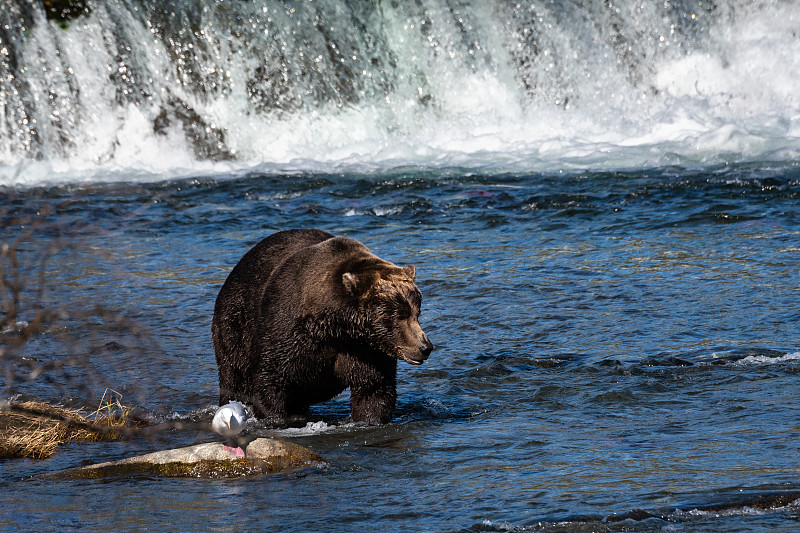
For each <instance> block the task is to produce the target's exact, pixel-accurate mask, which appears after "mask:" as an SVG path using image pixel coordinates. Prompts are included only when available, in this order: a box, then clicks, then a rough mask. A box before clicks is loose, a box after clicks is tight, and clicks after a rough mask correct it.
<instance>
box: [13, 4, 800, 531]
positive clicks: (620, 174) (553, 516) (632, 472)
mask: <svg viewBox="0 0 800 533" xmlns="http://www.w3.org/2000/svg"><path fill="white" fill-rule="evenodd" d="M73 4H74V5H79V6H84V7H85V8H86V10H84V11H82V14H81V15H80V16H78V17H77V18H74V19H69V20H62V21H58V20H55V19H52V18H51V19H47V18H46V17H45V15H46V13H45V12H44V11H43V9H42V8H41V6H39V5H38V4H35V3H31V2H26V1H21V2H12V3H8V4H6V5H4V7H2V8H0V16H2V17H4V18H3V20H2V22H3V25H2V26H0V27H2V31H0V40H2V43H0V46H1V48H0V70H2V74H3V76H2V79H0V87H1V88H2V91H0V96H1V97H2V98H1V99H0V103H2V105H3V110H4V114H3V119H2V120H3V121H4V122H3V123H2V127H0V140H1V141H2V146H1V148H2V151H1V153H0V243H2V244H3V248H2V260H3V262H2V265H1V266H2V274H3V285H2V287H1V288H2V291H3V294H2V295H1V296H3V297H4V299H3V300H2V303H3V308H2V315H1V317H2V319H3V328H4V329H3V331H2V344H1V345H0V348H2V352H0V353H2V358H1V359H0V363H2V365H3V366H2V369H1V370H2V372H0V388H2V397H3V399H5V398H19V399H28V398H35V399H39V400H44V401H50V402H55V403H61V404H64V405H68V406H73V407H86V408H88V409H89V410H94V409H96V408H97V406H98V404H99V402H100V401H101V398H102V396H103V394H104V392H106V389H113V390H114V391H115V392H116V393H118V394H121V395H122V402H123V403H124V404H126V405H130V406H136V407H137V408H138V410H139V412H140V413H141V414H142V415H143V416H146V417H148V418H149V419H151V420H152V421H153V422H156V423H158V424H161V425H160V426H158V428H159V429H157V430H156V431H154V432H148V433H147V435H143V436H138V437H131V438H128V439H124V440H121V441H116V442H107V443H93V444H85V443H84V444H68V445H65V446H62V447H60V448H59V451H58V452H57V453H56V455H55V456H54V457H53V458H51V459H47V460H39V461H36V460H28V459H14V460H11V459H2V460H0V531H46V530H64V529H81V530H88V531H100V530H109V529H110V530H115V531H139V530H155V531H162V530H167V531H173V530H174V531H198V530H215V531H243V530H259V531H263V530H291V531H334V530H335V531H340V530H355V529H365V528H366V529H379V530H393V531H653V532H662V531H676V530H686V531H708V532H711V531H715V532H716V531H787V532H788V531H796V530H797V529H798V527H800V463H798V459H797V458H798V457H799V456H800V453H799V452H800V417H799V416H798V410H797V405H799V404H800V388H798V386H797V385H798V379H800V376H799V374H800V329H798V323H799V322H800V303H798V302H800V292H798V290H799V289H798V288H799V287H800V164H798V161H799V160H800V133H799V132H800V130H799V129H798V126H797V124H798V122H797V117H799V116H800V100H798V97H797V95H798V94H800V87H798V82H797V80H798V79H800V41H798V39H797V34H796V30H795V28H796V27H797V21H798V19H799V18H800V9H798V7H797V6H796V5H795V4H794V3H789V2H769V1H761V2H749V1H747V2H745V1H741V2H740V1H734V2H728V3H726V5H725V6H720V5H717V3H715V2H688V1H681V2H666V3H663V4H659V5H658V6H654V5H645V4H642V3H640V2H628V1H623V2H619V3H614V4H611V3H608V2H605V3H600V2H553V1H533V2H527V3H526V2H520V3H504V2H468V1H464V2H453V1H450V2H447V1H439V0H424V1H420V2H414V3H406V4H395V3H391V2H348V3H345V2H337V1H331V2H325V3H314V2H308V3H302V4H301V3H292V2H248V3H244V2H242V3H230V4H228V3H221V2H213V1H211V0H200V1H198V2H191V3H185V5H182V7H176V6H175V5H174V3H170V2H162V1H158V0H153V1H151V2H128V1H123V0H119V1H115V2H105V3H100V2H91V1H87V2H73ZM353 28H356V29H357V30H358V31H354V30H353ZM264 58H267V59H264ZM766 80H769V83H767V82H766ZM296 227H306V228H310V227H316V228H320V229H324V230H326V231H329V232H331V233H334V234H337V235H346V236H349V237H353V238H356V239H359V240H361V241H362V242H364V243H365V244H366V245H367V246H368V247H369V248H370V249H371V250H372V251H373V252H374V253H376V254H377V255H379V256H380V257H382V258H384V259H387V260H390V261H393V262H395V263H397V264H399V265H406V264H414V265H415V266H416V269H417V283H418V285H419V287H420V289H421V291H422V294H423V306H422V315H421V317H420V322H421V324H422V326H423V328H424V329H425V331H426V333H427V334H428V336H429V337H430V339H431V340H432V342H433V343H434V344H435V346H436V349H435V350H434V352H433V353H432V354H431V357H430V358H429V360H428V361H426V363H425V364H424V365H422V366H419V367H412V366H410V365H406V364H403V363H400V366H399V372H398V393H399V399H398V408H397V411H396V413H395V417H394V419H393V421H392V422H391V423H390V424H386V425H378V426H365V425H359V424H353V423H352V422H350V421H349V420H348V415H349V405H348V395H347V392H345V393H344V394H342V395H340V396H339V397H337V398H335V399H333V400H331V401H329V402H326V403H323V404H318V405H316V406H314V407H313V408H312V411H311V414H310V416H309V417H308V418H307V419H298V420H295V421H294V422H293V424H292V425H291V427H289V428H284V429H276V428H270V427H264V426H263V425H261V424H259V423H257V422H256V423H253V424H252V425H251V426H250V428H249V429H248V431H250V432H251V433H253V434H263V435H278V436H282V437H284V438H288V439H291V440H292V441H294V442H297V443H299V444H301V445H303V446H307V447H308V448H311V449H312V450H314V451H315V452H317V453H319V454H320V455H321V456H323V457H324V458H325V459H326V460H327V462H328V465H327V466H326V467H323V468H310V469H306V470H301V471H296V472H291V473H285V474H279V475H270V476H259V477H254V478H249V479H163V478H153V477H148V476H138V477H125V478H111V479H105V480H78V481H76V480H71V481H53V480H45V479H44V478H43V477H42V474H49V473H54V472H60V471H62V470H64V469H67V468H71V467H75V466H80V465H84V464H89V463H94V462H100V461H106V460H114V459H120V458H123V457H127V456H130V455H135V454H139V453H146V452H150V451H154V450H161V449H167V448H173V447H177V446H183V445H189V444H193V443H196V442H207V441H211V440H214V439H215V438H217V437H215V435H213V434H212V433H210V432H209V431H208V430H207V429H206V427H205V424H207V423H208V422H209V421H210V419H211V417H212V415H213V411H214V407H215V401H216V399H217V396H218V389H217V374H216V365H215V361H214V355H213V347H212V343H211V335H210V325H211V316H212V311H213V305H214V300H215V298H216V294H217V292H218V290H219V288H220V286H221V284H222V283H223V281H224V280H225V277H226V276H227V274H228V273H229V272H230V270H231V268H232V267H233V266H234V265H235V264H236V262H237V261H238V260H239V258H240V257H241V256H242V255H243V254H244V253H245V252H246V251H247V250H248V249H249V248H250V247H251V246H252V245H253V244H255V243H256V242H258V241H259V240H260V239H262V238H263V237H265V236H267V235H269V234H271V233H272V232H274V231H278V230H282V229H288V228H296ZM15 276H16V277H15ZM14 287H18V291H17V294H18V295H19V300H18V302H17V303H18V306H17V308H16V312H14V313H12V312H11V309H12V308H13V303H14V300H13V299H10V298H9V297H8V296H10V295H12V294H13V293H14V291H13V290H12V289H14ZM37 312H38V313H39V314H38V315H37ZM37 316H38V317H40V318H41V324H39V325H38V326H37V328H36V329H35V330H34V331H33V332H32V333H30V334H25V335H22V336H21V335H20V333H19V332H20V331H26V327H27V326H30V325H31V324H34V323H36V320H37Z"/></svg>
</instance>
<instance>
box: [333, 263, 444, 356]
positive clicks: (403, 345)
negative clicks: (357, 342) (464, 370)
mask: <svg viewBox="0 0 800 533" xmlns="http://www.w3.org/2000/svg"><path fill="white" fill-rule="evenodd" d="M373 257H374V256H373ZM376 260H377V261H376ZM415 275H416V269H415V268H414V266H413V265H409V266H406V267H402V268H401V267H398V266H395V265H393V264H392V263H389V262H387V261H383V260H380V259H378V258H377V257H374V260H373V259H370V260H367V261H363V262H361V263H360V264H359V263H357V264H354V265H350V266H349V268H348V269H347V270H346V271H345V272H343V273H342V274H341V283H342V287H343V288H344V292H345V294H346V295H347V296H348V297H349V298H350V299H351V302H353V304H354V305H355V307H356V309H357V315H358V316H359V317H360V318H361V320H359V322H361V323H362V327H363V328H364V329H366V331H365V332H364V333H365V336H366V338H367V341H368V342H369V344H370V345H372V347H373V348H375V349H377V350H378V351H380V352H383V353H385V354H387V355H389V356H391V357H393V358H396V359H402V360H403V361H405V362H407V363H410V364H412V365H421V364H422V363H423V362H424V361H425V360H426V359H427V358H428V355H429V354H430V353H431V351H432V350H433V344H432V343H431V341H430V340H429V339H428V336H427V335H426V334H425V332H424V331H423V330H422V327H421V326H420V325H419V314H420V306H421V304H422V294H421V293H420V290H419V288H417V285H416V284H415V283H414V277H415Z"/></svg>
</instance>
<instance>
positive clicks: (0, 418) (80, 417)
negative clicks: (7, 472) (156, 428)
mask: <svg viewBox="0 0 800 533" xmlns="http://www.w3.org/2000/svg"><path fill="white" fill-rule="evenodd" d="M107 396H108V398H107ZM121 399H122V395H120V394H119V393H118V392H116V391H113V390H111V389H106V392H105V393H104V394H103V399H102V400H101V403H100V407H98V409H97V410H96V411H94V412H92V413H89V414H88V415H84V413H83V411H82V410H80V409H77V410H76V409H67V408H64V407H57V406H54V405H50V404H47V403H43V402H35V401H28V402H5V404H4V405H3V404H0V457H30V458H33V459H46V458H48V457H51V456H52V455H53V454H54V453H55V452H56V450H57V449H58V445H59V444H63V443H65V442H69V441H71V440H75V441H84V442H97V441H102V440H112V439H118V438H120V437H122V436H124V435H125V434H127V433H129V431H130V430H131V429H135V427H137V426H138V422H137V421H134V420H132V419H131V417H130V413H131V409H130V408H128V407H125V406H123V405H122V403H121Z"/></svg>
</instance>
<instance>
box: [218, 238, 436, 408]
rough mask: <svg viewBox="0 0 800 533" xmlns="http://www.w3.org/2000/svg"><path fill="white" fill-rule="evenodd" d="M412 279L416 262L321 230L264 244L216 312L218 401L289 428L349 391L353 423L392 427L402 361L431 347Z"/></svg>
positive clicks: (230, 283) (228, 284) (235, 275)
mask: <svg viewBox="0 0 800 533" xmlns="http://www.w3.org/2000/svg"><path fill="white" fill-rule="evenodd" d="M414 276H415V268H414V266H413V265H409V266H406V267H403V268H401V267H398V266H396V265H394V264H392V263H390V262H388V261H384V260H383V259H381V258H379V257H377V256H375V255H374V254H372V253H371V252H370V251H369V250H368V249H367V247H366V246H364V245H363V244H361V243H360V242H358V241H356V240H354V239H350V238H347V237H334V236H333V235H331V234H329V233H326V232H324V231H320V230H313V229H295V230H288V231H281V232H278V233H275V234H273V235H271V236H269V237H267V238H266V239H264V240H262V241H261V242H259V243H258V244H257V245H255V246H254V247H253V248H252V249H251V250H250V251H249V252H247V253H246V254H245V255H244V257H242V259H241V260H240V261H239V263H238V264H237V265H236V266H235V267H234V269H233V270H232V271H231V273H230V275H229V276H228V279H227V280H226V281H225V284H224V285H223V286H222V289H220V291H219V295H218V296H217V302H216V305H215V307H214V320H213V324H212V327H211V331H212V336H213V339H214V351H215V353H216V358H217V367H218V369H219V389H220V393H219V395H220V397H219V400H220V405H223V404H225V403H227V402H228V401H230V400H239V401H241V402H244V403H248V404H250V405H252V407H253V410H254V412H255V415H256V416H257V417H259V418H266V419H268V420H269V421H271V422H273V423H285V421H286V419H287V418H288V417H289V416H291V415H295V414H303V413H305V412H306V410H307V409H308V407H309V406H310V405H311V404H314V403H319V402H323V401H326V400H329V399H331V398H333V397H334V396H336V395H337V394H339V393H340V392H342V391H343V390H344V389H345V388H347V387H350V414H351V417H352V419H353V420H354V421H359V422H369V423H386V422H389V421H391V419H392V413H393V411H394V408H395V403H396V399H397V392H396V375H397V361H398V359H402V360H403V361H406V362H408V363H411V364H413V365H419V364H422V362H423V361H425V359H427V358H428V355H429V354H430V352H431V350H432V349H433V345H432V344H431V342H430V340H428V337H427V335H425V332H424V331H422V328H421V327H420V325H419V322H418V317H419V312H420V304H421V302H422V295H421V293H420V291H419V289H418V288H417V286H416V284H415V283H414Z"/></svg>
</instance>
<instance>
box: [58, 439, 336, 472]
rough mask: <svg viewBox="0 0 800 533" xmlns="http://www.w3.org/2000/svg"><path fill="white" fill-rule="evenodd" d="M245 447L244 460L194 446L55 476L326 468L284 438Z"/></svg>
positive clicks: (218, 447) (219, 446) (215, 446)
mask: <svg viewBox="0 0 800 533" xmlns="http://www.w3.org/2000/svg"><path fill="white" fill-rule="evenodd" d="M243 448H244V451H245V457H237V456H235V455H234V454H233V453H232V451H231V450H230V449H229V448H228V449H226V447H225V445H224V444H223V443H221V442H209V443H206V444H195V445H194V446H187V447H185V448H175V449H172V450H165V451H161V452H153V453H148V454H146V455H139V456H136V457H129V458H127V459H121V460H119V461H110V462H107V463H99V464H95V465H89V466H84V467H81V468H74V469H71V470H68V471H66V472H62V473H59V474H56V475H55V477H58V478H73V479H74V478H96V477H108V476H126V475H130V474H136V473H143V474H151V475H158V476H167V477H239V476H252V475H259V474H270V473H276V472H282V471H286V470H293V469H297V468H303V467H310V468H319V467H321V466H324V465H325V460H324V459H323V458H322V457H320V456H319V455H317V454H316V453H314V452H312V451H311V450H309V449H308V448H304V447H303V446H299V445H297V444H294V443H292V442H289V441H287V440H284V439H275V438H257V439H254V440H251V441H250V442H248V443H247V445H246V446H243Z"/></svg>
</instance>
